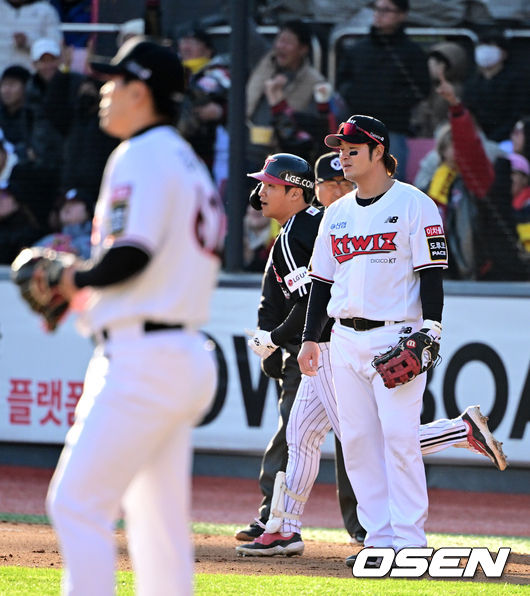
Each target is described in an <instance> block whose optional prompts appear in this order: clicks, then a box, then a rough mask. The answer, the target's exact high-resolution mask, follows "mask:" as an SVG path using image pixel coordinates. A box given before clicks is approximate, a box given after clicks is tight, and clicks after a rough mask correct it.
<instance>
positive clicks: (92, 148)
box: [47, 73, 118, 197]
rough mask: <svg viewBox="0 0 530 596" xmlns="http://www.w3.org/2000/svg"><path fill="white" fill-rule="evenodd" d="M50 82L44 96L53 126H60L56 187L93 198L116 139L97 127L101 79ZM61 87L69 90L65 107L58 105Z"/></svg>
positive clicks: (60, 79)
mask: <svg viewBox="0 0 530 596" xmlns="http://www.w3.org/2000/svg"><path fill="white" fill-rule="evenodd" d="M70 74H74V73H70ZM53 83H54V84H53V86H52V88H51V89H50V90H49V92H48V96H47V99H48V104H49V110H48V114H49V117H50V118H51V120H52V122H53V123H54V124H55V126H61V132H62V133H63V135H64V165H63V168H62V175H61V180H60V188H61V189H69V188H82V189H84V190H85V191H86V193H87V194H88V195H89V196H96V197H97V194H98V192H99V187H100V184H101V177H102V175H103V170H104V168H105V163H106V161H107V158H108V156H109V155H110V154H111V152H112V151H113V150H114V148H115V147H116V146H117V145H118V140H117V139H115V138H114V137H111V136H109V135H108V134H107V133H105V132H103V131H102V130H101V128H100V126H99V118H98V107H99V89H100V87H101V82H99V81H96V80H95V79H93V78H91V77H85V78H83V79H82V80H81V82H80V84H78V83H77V82H72V81H71V80H68V78H66V77H60V78H58V79H57V78H56V79H54V81H53ZM62 89H65V91H66V92H68V93H72V96H71V97H70V99H69V101H68V107H67V109H65V110H61V109H60V104H59V105H58V102H59V100H60V97H61V95H62ZM74 93H75V95H73V94H74ZM54 106H55V108H54ZM65 112H66V113H65Z"/></svg>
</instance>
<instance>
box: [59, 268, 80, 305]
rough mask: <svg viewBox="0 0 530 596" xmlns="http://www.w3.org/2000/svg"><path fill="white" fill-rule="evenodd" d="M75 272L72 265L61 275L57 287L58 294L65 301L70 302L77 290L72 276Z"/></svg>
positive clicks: (75, 269)
mask: <svg viewBox="0 0 530 596" xmlns="http://www.w3.org/2000/svg"><path fill="white" fill-rule="evenodd" d="M76 271H77V268H76V266H75V265H72V266H70V267H68V268H66V269H65V270H64V271H63V274H62V275H61V279H60V280H59V284H58V286H57V288H58V290H59V292H61V294H62V295H63V296H64V297H65V298H66V300H68V301H70V300H72V298H73V297H74V295H75V294H76V293H77V291H78V290H79V288H78V287H77V286H76V285H75V283H74V274H75V272H76Z"/></svg>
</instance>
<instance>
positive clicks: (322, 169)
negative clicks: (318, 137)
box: [315, 151, 344, 182]
mask: <svg viewBox="0 0 530 596" xmlns="http://www.w3.org/2000/svg"><path fill="white" fill-rule="evenodd" d="M335 176H344V172H343V171H342V166H341V165H340V160H339V156H338V155H337V153H336V151H332V152H331V153H324V155H321V156H320V157H319V158H318V159H317V161H316V163H315V178H316V181H317V182H324V181H325V180H331V179H332V178H335Z"/></svg>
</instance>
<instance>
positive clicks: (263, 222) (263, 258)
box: [243, 205, 280, 272]
mask: <svg viewBox="0 0 530 596" xmlns="http://www.w3.org/2000/svg"><path fill="white" fill-rule="evenodd" d="M279 231H280V228H279V226H278V224H277V223H276V222H275V221H273V220H271V219H269V218H268V217H263V214H262V212H261V211H256V209H253V208H252V207H251V206H250V205H248V207H247V212H246V213H245V217H244V218H243V251H244V254H243V269H244V270H245V271H254V272H263V271H264V270H265V265H266V264H267V260H268V258H269V252H270V249H271V248H272V245H273V244H274V239H275V238H276V236H277V235H278V233H279Z"/></svg>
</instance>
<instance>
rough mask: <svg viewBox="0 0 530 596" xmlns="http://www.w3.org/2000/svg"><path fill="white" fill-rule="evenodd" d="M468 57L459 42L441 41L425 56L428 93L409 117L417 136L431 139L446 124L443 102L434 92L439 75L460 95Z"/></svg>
mask: <svg viewBox="0 0 530 596" xmlns="http://www.w3.org/2000/svg"><path fill="white" fill-rule="evenodd" d="M468 62H469V61H468V56H467V53H466V50H465V49H464V48H463V47H462V45H460V44H459V43H456V42H452V41H444V42H441V43H437V44H434V45H433V46H432V47H431V49H430V50H429V53H428V55H427V65H428V67H429V75H430V79H431V90H430V93H429V95H428V97H427V98H426V99H424V100H423V101H422V102H421V104H420V105H419V106H418V108H417V110H416V111H415V113H414V114H413V117H412V118H413V121H412V124H413V129H414V132H415V134H416V136H418V137H429V138H432V137H434V136H435V133H436V130H437V129H438V127H439V126H441V125H442V124H444V123H445V122H447V108H448V105H447V102H446V101H445V99H444V98H443V97H441V96H440V94H439V93H437V91H436V88H437V87H438V85H439V83H440V73H441V74H442V75H443V76H444V77H445V78H446V79H447V80H448V81H450V82H451V83H452V84H453V86H454V88H455V92H456V94H457V95H459V96H461V94H462V89H463V85H464V81H465V80H466V78H467V76H468V67H469V64H468Z"/></svg>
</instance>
